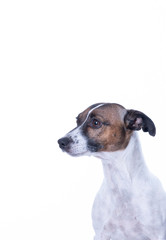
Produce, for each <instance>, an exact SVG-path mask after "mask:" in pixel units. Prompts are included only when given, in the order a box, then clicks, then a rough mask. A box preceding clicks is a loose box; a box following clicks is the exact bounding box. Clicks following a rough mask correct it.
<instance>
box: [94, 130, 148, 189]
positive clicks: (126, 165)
mask: <svg viewBox="0 0 166 240" xmlns="http://www.w3.org/2000/svg"><path fill="white" fill-rule="evenodd" d="M96 157H99V158H100V159H101V160H102V164H103V170H104V176H105V180H106V182H108V184H109V186H112V187H113V188H115V187H117V188H121V187H122V188H123V187H124V186H125V185H126V187H129V186H128V185H131V183H132V181H133V180H134V179H135V178H138V177H139V175H140V174H141V177H144V175H146V174H145V172H147V167H146V164H145V162H144V158H143V154H142V150H141V146H140V144H139V139H138V136H137V133H136V132H134V133H133V135H132V136H131V139H130V141H129V144H128V146H127V147H126V149H124V150H120V151H116V152H100V153H98V154H96ZM142 175H143V176H142ZM145 177H146V176H145Z"/></svg>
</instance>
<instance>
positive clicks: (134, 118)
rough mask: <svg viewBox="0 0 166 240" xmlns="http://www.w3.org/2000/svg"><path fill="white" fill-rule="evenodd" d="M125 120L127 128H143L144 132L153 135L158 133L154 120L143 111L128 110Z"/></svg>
mask: <svg viewBox="0 0 166 240" xmlns="http://www.w3.org/2000/svg"><path fill="white" fill-rule="evenodd" d="M124 121H125V124H126V128H127V129H130V130H137V131H138V130H140V129H142V130H143V131H144V132H149V134H150V135H151V136H155V135H156V127H155V125H154V123H153V121H152V120H151V119H150V118H149V117H148V116H146V115H145V114H144V113H142V112H139V111H135V110H127V114H126V115H125V119H124Z"/></svg>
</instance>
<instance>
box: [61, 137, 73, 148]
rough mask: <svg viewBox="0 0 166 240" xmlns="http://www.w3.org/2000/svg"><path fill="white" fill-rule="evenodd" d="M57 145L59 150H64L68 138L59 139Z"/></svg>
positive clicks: (68, 140)
mask: <svg viewBox="0 0 166 240" xmlns="http://www.w3.org/2000/svg"><path fill="white" fill-rule="evenodd" d="M58 143H59V147H60V148H62V149H65V148H66V147H67V146H68V145H69V143H70V139H69V138H68V137H64V138H61V139H59V140H58Z"/></svg>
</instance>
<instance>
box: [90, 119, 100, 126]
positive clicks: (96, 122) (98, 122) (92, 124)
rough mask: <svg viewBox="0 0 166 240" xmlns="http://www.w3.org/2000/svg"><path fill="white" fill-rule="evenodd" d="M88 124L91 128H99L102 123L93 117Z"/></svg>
mask: <svg viewBox="0 0 166 240" xmlns="http://www.w3.org/2000/svg"><path fill="white" fill-rule="evenodd" d="M90 126H91V127H92V128H100V127H101V126H102V123H101V122H100V121H99V120H98V119H96V118H94V119H92V121H91V122H90Z"/></svg>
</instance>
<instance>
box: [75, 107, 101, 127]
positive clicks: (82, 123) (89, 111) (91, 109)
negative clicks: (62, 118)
mask: <svg viewBox="0 0 166 240" xmlns="http://www.w3.org/2000/svg"><path fill="white" fill-rule="evenodd" d="M103 105H105V103H101V104H99V105H97V106H96V107H94V108H92V109H91V110H89V112H88V113H87V116H86V118H85V120H84V122H83V123H82V124H81V126H82V125H84V123H85V122H86V121H87V119H88V117H89V115H90V114H91V112H93V110H95V109H96V108H99V107H101V106H103ZM81 126H80V127H81ZM80 127H79V128H80Z"/></svg>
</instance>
